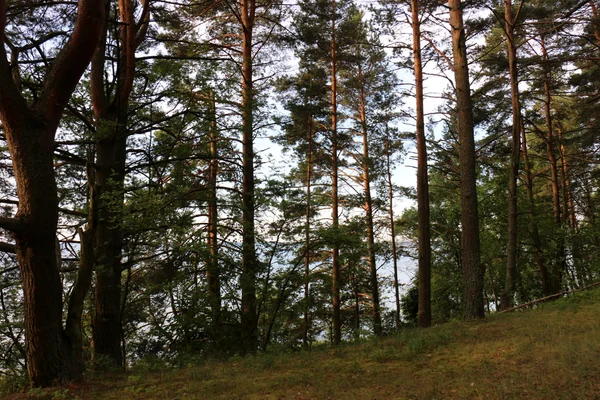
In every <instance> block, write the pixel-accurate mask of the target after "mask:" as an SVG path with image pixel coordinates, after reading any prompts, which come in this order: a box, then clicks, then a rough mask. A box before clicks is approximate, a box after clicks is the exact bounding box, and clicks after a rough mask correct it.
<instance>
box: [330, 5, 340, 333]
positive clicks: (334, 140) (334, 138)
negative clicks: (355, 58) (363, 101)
mask: <svg viewBox="0 0 600 400" xmlns="http://www.w3.org/2000/svg"><path fill="white" fill-rule="evenodd" d="M335 19H336V16H335V0H331V219H332V228H333V231H334V232H336V235H335V236H336V238H337V232H338V230H339V228H340V222H339V218H340V214H339V208H338V207H339V201H338V132H337V57H336V51H337V49H336V43H335V36H336V35H335V29H336V28H335ZM339 258H340V249H339V245H338V243H337V239H336V240H335V241H334V244H333V259H332V264H333V266H332V274H331V282H332V296H333V344H334V345H337V344H339V343H340V342H341V341H342V320H341V312H340V260H339Z"/></svg>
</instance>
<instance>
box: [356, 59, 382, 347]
mask: <svg viewBox="0 0 600 400" xmlns="http://www.w3.org/2000/svg"><path fill="white" fill-rule="evenodd" d="M358 79H359V80H360V81H361V82H364V79H363V72H362V67H361V66H360V65H359V67H358ZM359 96H360V125H361V131H362V132H361V133H362V141H363V159H362V173H363V176H362V181H363V191H364V192H365V204H364V209H365V219H366V223H367V265H368V267H369V280H370V283H371V302H372V307H373V309H372V318H373V332H374V333H375V335H377V336H381V335H382V334H383V329H382V327H381V314H380V306H379V283H378V281H377V262H376V259H375V229H374V228H373V200H372V198H371V172H370V164H371V158H370V156H369V135H368V131H367V113H366V95H365V90H364V85H362V86H361V88H360V90H359Z"/></svg>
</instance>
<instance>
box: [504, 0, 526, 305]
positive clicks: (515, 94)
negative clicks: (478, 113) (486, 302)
mask: <svg viewBox="0 0 600 400" xmlns="http://www.w3.org/2000/svg"><path fill="white" fill-rule="evenodd" d="M515 22H516V18H514V17H513V13H512V1H511V0H504V35H505V37H506V47H507V53H508V69H509V73H510V93H511V105H512V135H511V136H512V140H511V147H512V152H511V157H510V174H509V178H508V235H507V237H508V243H507V245H506V281H505V284H504V292H503V294H502V298H501V300H500V308H501V309H506V308H510V307H512V305H513V302H514V296H515V291H516V281H517V246H518V242H517V239H518V238H517V216H518V212H519V210H518V204H517V180H518V177H519V163H520V161H521V152H520V149H521V143H520V136H521V103H520V99H519V74H518V70H517V47H516V43H515V37H514V28H515V27H514V24H515Z"/></svg>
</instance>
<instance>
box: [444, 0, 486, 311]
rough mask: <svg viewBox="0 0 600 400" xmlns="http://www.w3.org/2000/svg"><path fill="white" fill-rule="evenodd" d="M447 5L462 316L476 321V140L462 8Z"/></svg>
mask: <svg viewBox="0 0 600 400" xmlns="http://www.w3.org/2000/svg"><path fill="white" fill-rule="evenodd" d="M448 6H449V7H450V25H451V28H452V50H453V54H454V77H455V78H454V79H455V85H456V118H457V130H458V140H459V148H458V153H459V156H458V157H459V163H460V195H461V227H462V240H461V258H462V284H463V316H464V318H465V319H473V318H483V317H484V316H485V311H484V307H483V278H484V269H483V266H482V265H481V261H480V242H479V215H478V203H477V186H476V184H477V175H476V171H475V167H476V165H475V163H476V155H475V139H474V127H473V115H472V104H471V89H470V83H469V67H468V60H467V48H466V39H465V30H464V24H463V11H462V7H463V6H462V2H461V1H460V0H449V1H448Z"/></svg>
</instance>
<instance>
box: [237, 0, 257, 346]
mask: <svg viewBox="0 0 600 400" xmlns="http://www.w3.org/2000/svg"><path fill="white" fill-rule="evenodd" d="M255 12H256V1H255V0H242V2H241V23H242V147H243V149H242V153H243V155H242V156H243V167H242V169H243V182H242V240H243V243H242V276H241V277H240V286H241V289H242V315H241V328H242V346H243V349H244V351H245V352H249V353H255V352H256V350H257V348H258V336H257V323H258V320H257V311H256V273H257V270H258V265H257V259H256V245H255V239H254V148H253V142H254V138H253V133H254V126H253V125H254V122H253V121H254V115H253V110H252V109H253V104H254V93H253V91H254V89H253V62H252V33H253V28H254V20H255Z"/></svg>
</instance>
